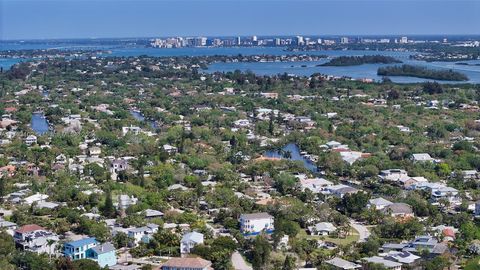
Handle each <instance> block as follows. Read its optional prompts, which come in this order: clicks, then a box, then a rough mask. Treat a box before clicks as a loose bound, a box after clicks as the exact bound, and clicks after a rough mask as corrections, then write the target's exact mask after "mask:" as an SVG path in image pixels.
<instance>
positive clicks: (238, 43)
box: [237, 37, 242, 46]
mask: <svg viewBox="0 0 480 270" xmlns="http://www.w3.org/2000/svg"><path fill="white" fill-rule="evenodd" d="M240 45H242V40H241V39H240V37H237V46H240Z"/></svg>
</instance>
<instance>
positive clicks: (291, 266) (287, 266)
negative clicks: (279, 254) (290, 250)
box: [282, 255, 296, 270]
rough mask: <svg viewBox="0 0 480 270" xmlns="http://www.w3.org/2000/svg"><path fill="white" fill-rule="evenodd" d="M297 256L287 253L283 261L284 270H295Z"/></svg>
mask: <svg viewBox="0 0 480 270" xmlns="http://www.w3.org/2000/svg"><path fill="white" fill-rule="evenodd" d="M295 269H296V268H295V258H294V257H293V256H290V255H287V256H286V257H285V262H284V263H283V267H282V270H295Z"/></svg>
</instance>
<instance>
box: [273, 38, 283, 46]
mask: <svg viewBox="0 0 480 270" xmlns="http://www.w3.org/2000/svg"><path fill="white" fill-rule="evenodd" d="M280 45H282V40H281V39H279V38H276V39H275V46H280Z"/></svg>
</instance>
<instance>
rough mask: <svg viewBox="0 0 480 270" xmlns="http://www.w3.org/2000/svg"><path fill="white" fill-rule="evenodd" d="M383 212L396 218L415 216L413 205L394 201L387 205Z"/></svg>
mask: <svg viewBox="0 0 480 270" xmlns="http://www.w3.org/2000/svg"><path fill="white" fill-rule="evenodd" d="M382 212H383V213H384V214H386V215H390V216H392V217H395V218H411V217H413V216H414V214H413V210H412V207H411V206H410V205H408V204H406V203H392V204H390V205H388V206H385V207H384V208H383V209H382Z"/></svg>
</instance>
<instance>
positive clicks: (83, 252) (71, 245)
mask: <svg viewBox="0 0 480 270" xmlns="http://www.w3.org/2000/svg"><path fill="white" fill-rule="evenodd" d="M63 254H64V256H66V257H70V258H71V259H72V260H74V261H75V260H80V259H89V260H93V261H96V262H97V263H98V264H99V265H100V267H105V266H113V265H115V264H117V256H116V254H115V247H114V246H113V245H112V244H111V243H104V244H100V243H99V242H98V241H97V240H96V239H95V238H93V237H89V238H84V239H81V240H77V241H73V242H68V243H65V245H64V248H63Z"/></svg>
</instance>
